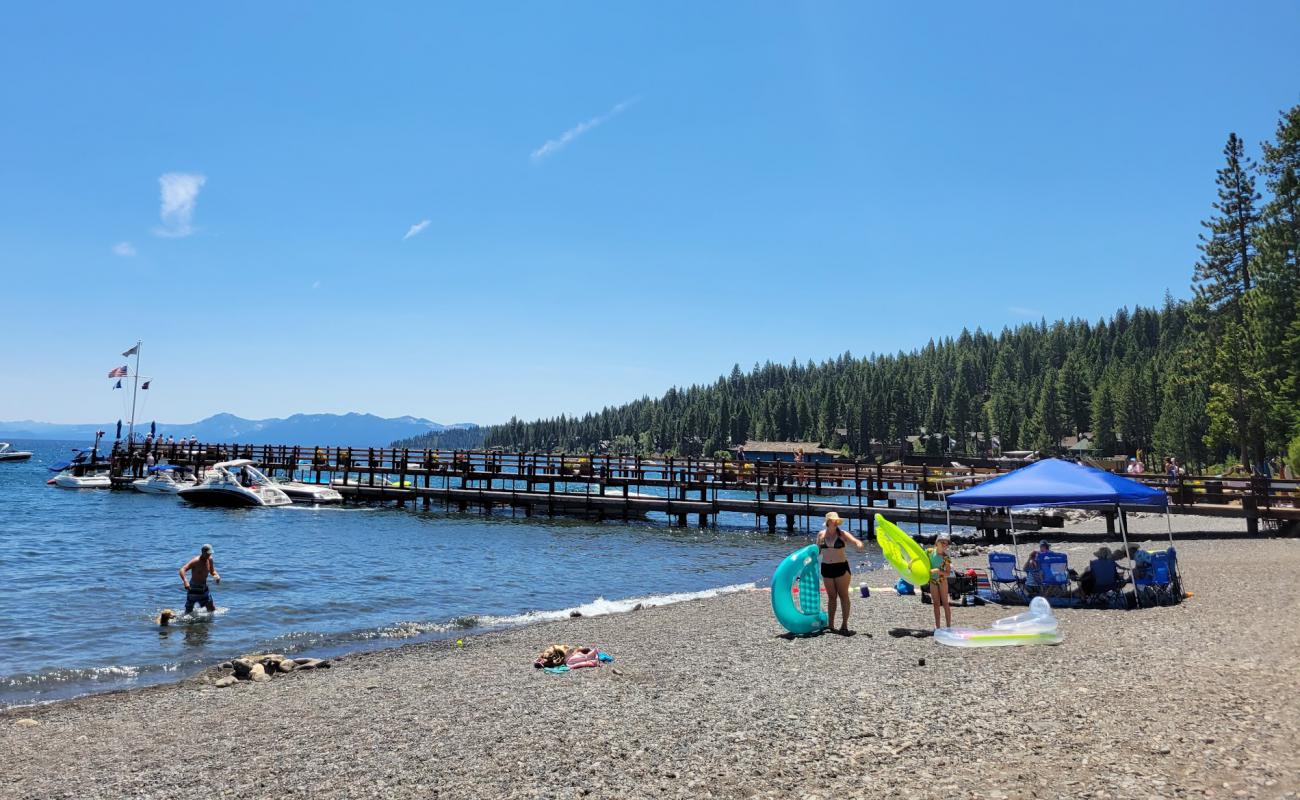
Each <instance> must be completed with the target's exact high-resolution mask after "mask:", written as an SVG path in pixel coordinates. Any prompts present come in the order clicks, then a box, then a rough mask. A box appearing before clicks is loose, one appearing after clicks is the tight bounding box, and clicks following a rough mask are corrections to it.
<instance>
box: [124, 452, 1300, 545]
mask: <svg viewBox="0 0 1300 800" xmlns="http://www.w3.org/2000/svg"><path fill="white" fill-rule="evenodd" d="M150 454H152V455H153V457H154V460H155V461H156V462H157V463H164V462H167V463H172V464H178V465H183V466H188V467H190V468H192V469H194V470H195V471H196V472H198V473H200V474H202V473H203V472H204V471H205V470H206V469H207V468H209V467H211V466H212V465H213V464H215V463H217V462H219V461H227V460H231V459H235V458H247V459H250V460H252V461H254V462H256V463H257V464H258V465H259V468H260V469H262V471H264V472H266V473H267V474H268V475H270V476H273V477H286V478H287V477H290V476H293V475H297V476H298V477H299V478H301V479H305V480H307V481H308V482H313V483H322V484H326V483H327V484H329V485H330V486H332V487H333V488H335V489H337V490H338V491H339V492H340V493H341V494H342V495H343V496H344V498H345V499H346V500H349V501H358V502H362V501H364V502H393V503H396V504H397V505H399V506H404V505H406V504H407V503H411V504H413V505H419V506H422V507H425V508H428V507H431V506H433V505H434V504H435V503H436V504H439V505H442V506H443V507H444V508H446V509H448V510H456V511H468V510H469V509H470V508H475V509H479V510H482V511H484V512H486V513H491V512H492V511H493V510H494V509H509V510H511V512H512V513H517V512H522V513H523V514H525V515H530V516H531V515H533V514H546V515H556V514H562V515H570V514H580V515H584V516H591V517H595V518H598V519H630V518H633V517H643V516H645V515H646V514H649V513H659V514H664V515H666V516H667V518H668V520H669V522H670V523H672V524H676V525H683V526H685V525H687V524H688V523H689V521H690V519H691V518H692V517H694V518H695V521H696V522H697V523H698V524H699V525H701V526H705V525H710V524H715V523H716V522H717V521H718V515H719V514H740V515H745V516H747V517H751V518H752V519H753V520H754V525H755V527H762V526H763V525H764V524H765V525H766V527H767V529H768V530H769V531H776V530H778V529H779V528H780V527H782V523H783V527H784V528H785V530H787V531H793V530H795V529H797V528H798V527H799V526H800V524H801V523H802V524H803V525H805V526H819V525H820V522H819V521H818V518H820V517H822V516H824V515H825V514H826V513H827V512H830V511H834V512H836V513H838V514H839V515H840V516H841V517H844V518H845V519H849V520H861V521H862V523H863V525H864V526H865V527H866V528H867V530H868V533H871V532H873V527H874V526H873V521H872V520H873V517H874V515H875V514H876V513H881V514H883V515H885V516H887V517H888V518H889V519H890V520H892V521H894V522H898V523H913V524H915V523H922V524H930V525H949V524H950V525H952V526H958V527H969V528H975V529H977V530H979V531H981V532H983V533H984V534H985V535H986V536H988V537H990V538H993V537H998V538H1000V536H1001V534H1004V533H1006V532H1008V531H1009V530H1010V527H1011V520H1010V519H1009V518H1008V516H1007V514H1006V513H1005V512H1003V511H1000V510H987V511H985V510H961V511H958V510H953V511H952V512H951V513H950V514H949V513H947V512H945V510H944V508H943V507H941V506H938V505H937V503H938V502H941V501H942V500H943V498H944V496H945V495H946V494H947V493H949V492H952V491H956V490H958V489H962V488H965V487H967V486H970V485H973V484H974V483H977V482H979V481H982V480H985V479H987V478H989V477H992V476H993V475H996V474H998V473H999V470H994V469H975V468H968V467H950V468H935V467H927V466H905V465H880V464H870V463H860V462H859V463H842V462H836V463H826V464H822V463H803V464H793V463H789V462H779V461H777V462H770V461H769V462H763V461H747V462H739V463H738V462H731V461H717V460H713V459H693V458H682V459H674V458H643V457H639V456H621V455H590V456H588V455H569V454H557V453H505V452H495V451H486V452H485V451H461V450H458V451H448V450H411V449H404V448H400V449H399V448H364V449H363V448H346V447H302V446H289V445H241V444H194V445H188V444H179V443H178V444H160V443H156V442H155V443H152V444H151V445H150V446H149V449H148V451H146V450H145V449H144V448H143V447H142V446H140V445H136V446H134V447H131V448H127V447H125V446H124V445H122V444H119V445H118V446H117V447H115V448H114V450H113V451H112V454H111V456H110V471H111V475H112V478H113V485H114V487H116V488H129V486H130V481H131V480H132V479H133V477H134V476H137V475H140V474H143V472H144V465H145V459H146V457H147V456H148V455H150ZM1137 479H1139V480H1141V481H1142V482H1144V483H1147V484H1149V485H1152V486H1157V487H1161V488H1164V489H1166V491H1167V492H1168V494H1169V498H1170V509H1171V511H1173V513H1176V514H1200V515H1207V516H1229V517H1240V518H1244V519H1245V520H1246V524H1247V529H1248V531H1249V532H1252V533H1254V532H1257V531H1258V530H1259V526H1260V524H1261V522H1262V523H1264V524H1265V525H1266V526H1267V527H1269V528H1275V527H1278V526H1280V525H1283V524H1286V523H1289V522H1292V521H1295V520H1300V509H1297V508H1295V502H1296V494H1297V482H1296V481H1276V480H1274V481H1268V480H1263V479H1258V478H1255V479H1252V478H1239V479H1238V478H1230V479H1221V478H1213V477H1206V476H1200V477H1196V476H1180V477H1179V478H1178V479H1177V480H1175V479H1172V478H1169V477H1167V476H1163V475H1146V476H1138V478H1137ZM927 501H928V502H930V505H929V506H927V505H926V503H927ZM1014 523H1015V529H1016V530H1017V531H1026V532H1028V531H1036V530H1039V529H1042V528H1052V527H1057V528H1059V527H1062V526H1063V524H1064V520H1063V519H1062V517H1060V516H1057V515H1055V514H1047V513H1023V514H1022V513H1017V514H1016V515H1015V520H1014Z"/></svg>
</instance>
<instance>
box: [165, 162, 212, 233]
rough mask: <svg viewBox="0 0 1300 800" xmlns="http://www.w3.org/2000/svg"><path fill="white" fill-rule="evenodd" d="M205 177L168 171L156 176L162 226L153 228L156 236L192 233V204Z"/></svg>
mask: <svg viewBox="0 0 1300 800" xmlns="http://www.w3.org/2000/svg"><path fill="white" fill-rule="evenodd" d="M207 180H208V179H207V177H206V176H204V175H197V174H195V173H192V172H168V173H166V174H164V175H162V176H161V177H159V178H158V186H159V187H160V189H161V194H162V209H161V210H160V211H159V216H160V217H161V218H162V227H159V228H154V233H155V234H156V235H158V236H169V237H174V238H179V237H181V236H189V235H190V234H191V233H194V224H193V223H194V204H195V203H196V202H197V201H198V199H199V190H200V189H202V188H203V184H205V183H207Z"/></svg>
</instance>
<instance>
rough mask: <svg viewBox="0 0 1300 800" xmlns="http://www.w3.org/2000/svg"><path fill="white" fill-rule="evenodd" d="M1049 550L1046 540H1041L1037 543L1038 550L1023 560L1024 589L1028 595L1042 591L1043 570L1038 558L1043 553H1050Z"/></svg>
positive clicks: (1050, 547) (1049, 546)
mask: <svg viewBox="0 0 1300 800" xmlns="http://www.w3.org/2000/svg"><path fill="white" fill-rule="evenodd" d="M1051 549H1052V546H1051V545H1050V544H1048V542H1047V540H1046V539H1043V540H1042V541H1040V542H1039V543H1038V549H1037V550H1034V551H1032V552H1031V553H1030V554H1029V558H1026V559H1025V566H1024V567H1023V569H1024V573H1025V589H1026V590H1027V591H1029V593H1030V594H1038V593H1039V591H1041V590H1042V586H1043V568H1042V567H1041V566H1040V565H1039V563H1038V557H1039V556H1040V555H1042V554H1043V553H1047V552H1050V551H1051Z"/></svg>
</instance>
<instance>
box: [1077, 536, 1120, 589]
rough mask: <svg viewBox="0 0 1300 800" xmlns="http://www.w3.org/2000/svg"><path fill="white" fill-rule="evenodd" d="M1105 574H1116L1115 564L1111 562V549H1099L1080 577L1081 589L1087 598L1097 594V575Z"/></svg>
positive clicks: (1094, 552)
mask: <svg viewBox="0 0 1300 800" xmlns="http://www.w3.org/2000/svg"><path fill="white" fill-rule="evenodd" d="M1099 572H1105V573H1106V575H1107V576H1109V575H1110V574H1112V573H1115V562H1114V561H1112V560H1111V552H1110V548H1109V547H1105V546H1102V547H1098V548H1097V549H1096V550H1095V551H1093V554H1092V561H1090V562H1088V566H1087V567H1085V568H1084V570H1083V574H1082V575H1080V576H1079V589H1080V590H1081V591H1082V592H1083V594H1084V596H1085V597H1087V596H1089V595H1092V594H1096V592H1097V574H1098V573H1099Z"/></svg>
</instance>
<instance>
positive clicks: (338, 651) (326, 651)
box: [0, 581, 757, 719]
mask: <svg viewBox="0 0 1300 800" xmlns="http://www.w3.org/2000/svg"><path fill="white" fill-rule="evenodd" d="M756 586H757V584H756V582H754V581H751V582H748V583H744V584H729V585H726V586H718V587H714V588H709V589H701V590H699V591H694V592H665V593H662V594H651V595H637V596H633V597H627V598H620V599H616V600H606V599H605V598H604V597H597V598H595V599H594V600H592V601H590V602H587V603H582V604H580V605H577V606H570V607H566V608H562V609H554V610H538V611H525V612H521V613H518V614H511V615H507V616H504V617H499V616H493V615H468V617H461V618H459V619H465V618H472V619H474V620H475V621H476V622H475V624H473V625H469V626H465V627H460V626H459V625H458V624H457V623H456V621H455V620H453V621H451V622H447V623H418V624H417V623H411V624H413V625H417V627H422V626H426V625H427V626H428V627H429V629H428V630H422V631H417V632H415V633H412V634H409V635H404V636H376V637H373V638H367V639H350V640H347V641H340V642H338V643H336V644H332V645H328V646H325V647H319V648H312V649H310V651H301V652H298V651H294V652H293V655H295V656H305V657H312V658H321V659H323V660H328V661H331V662H333V661H339V660H342V659H344V658H347V657H349V656H355V655H366V654H373V653H380V652H386V651H389V650H397V649H402V648H408V647H410V648H415V647H420V646H424V645H437V644H445V643H447V642H454V641H455V640H457V639H465V640H469V639H475V638H479V637H483V636H489V635H492V634H496V633H504V632H507V631H512V630H516V629H520V628H528V627H533V626H537V625H546V624H550V623H553V622H559V621H562V620H564V619H581V618H586V619H594V618H599V617H603V616H611V615H618V614H626V613H630V612H633V611H640V610H644V609H649V608H657V607H660V606H669V605H676V604H679V603H691V602H697V601H700V600H708V599H711V598H713V597H719V596H722V595H727V594H733V593H735V592H744V591H754V590H756ZM573 612H578V613H577V614H576V615H575V614H574V613H573ZM482 620H489V622H487V623H486V624H478V623H479V622H480V621H482ZM204 624H209V623H204ZM398 624H399V623H393V626H390V627H395V626H397V625H398ZM174 627H179V626H174ZM241 655H245V654H241V653H232V654H229V655H227V656H225V657H224V658H221V659H219V660H216V659H214V660H212V661H211V662H210V663H207V664H205V665H203V666H198V667H197V668H191V669H187V670H185V671H184V674H180V675H175V676H174V677H168V676H169V675H171V674H172V673H173V671H169V670H156V671H152V672H150V673H149V676H150V678H155V677H156V678H157V679H156V680H153V679H151V680H148V681H147V682H144V683H140V684H136V685H130V686H116V687H112V688H106V689H99V690H96V689H95V688H94V687H93V686H92V687H86V688H85V690H84V691H80V692H78V693H76V694H70V695H65V696H61V697H52V698H49V699H45V700H36V701H34V702H27V703H15V704H12V705H0V719H2V718H3V717H4V715H5V714H6V713H7V712H18V711H22V710H24V709H33V708H41V707H44V706H49V705H54V704H59V703H70V702H74V701H77V700H82V699H84V698H87V697H98V696H103V695H112V694H130V693H132V692H144V691H148V690H151V689H158V688H166V687H169V686H180V685H184V684H190V683H199V684H208V683H211V682H212V676H213V674H214V673H216V672H217V671H218V669H219V666H218V665H220V664H223V663H225V662H227V661H230V660H231V659H233V658H237V657H239V656H241ZM137 669H138V668H137Z"/></svg>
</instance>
